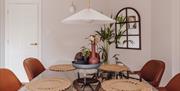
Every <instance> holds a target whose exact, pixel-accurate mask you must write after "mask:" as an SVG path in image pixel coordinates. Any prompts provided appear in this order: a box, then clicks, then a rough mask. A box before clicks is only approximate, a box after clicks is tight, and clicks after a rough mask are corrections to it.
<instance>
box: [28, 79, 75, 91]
mask: <svg viewBox="0 0 180 91" xmlns="http://www.w3.org/2000/svg"><path fill="white" fill-rule="evenodd" d="M70 86H71V82H70V81H69V80H67V79H64V78H44V79H40V80H35V81H32V82H30V83H28V84H27V85H26V88H27V89H28V91H64V90H66V89H68V88H69V87H70Z"/></svg>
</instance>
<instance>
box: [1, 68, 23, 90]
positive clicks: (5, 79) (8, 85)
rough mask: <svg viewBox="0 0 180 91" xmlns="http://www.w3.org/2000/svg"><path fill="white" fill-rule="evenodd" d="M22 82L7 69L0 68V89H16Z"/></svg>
mask: <svg viewBox="0 0 180 91" xmlns="http://www.w3.org/2000/svg"><path fill="white" fill-rule="evenodd" d="M21 86H22V83H21V82H20V81H19V80H18V78H17V77H16V76H15V74H14V73H13V72H12V71H10V70H9V69H4V68H0V91H18V89H20V88H21Z"/></svg>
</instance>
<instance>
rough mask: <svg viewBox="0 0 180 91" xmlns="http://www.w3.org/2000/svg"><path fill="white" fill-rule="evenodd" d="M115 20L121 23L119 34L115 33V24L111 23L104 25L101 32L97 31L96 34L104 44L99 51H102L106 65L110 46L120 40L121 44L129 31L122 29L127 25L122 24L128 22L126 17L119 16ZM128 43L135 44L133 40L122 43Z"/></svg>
mask: <svg viewBox="0 0 180 91" xmlns="http://www.w3.org/2000/svg"><path fill="white" fill-rule="evenodd" d="M115 20H116V22H117V23H120V24H119V29H118V30H117V33H115V28H114V23H111V24H109V25H104V26H103V27H101V29H100V30H99V31H96V34H98V35H99V36H100V40H101V41H102V42H103V46H101V47H100V48H99V49H100V54H101V58H102V60H103V62H104V63H108V56H109V47H110V45H111V44H112V43H115V42H116V40H118V41H117V43H121V41H119V40H120V39H121V38H122V35H124V34H125V32H126V31H127V30H123V28H122V27H123V26H124V25H125V23H121V22H125V21H126V18H125V17H124V16H119V17H117V18H115ZM126 42H131V43H133V41H132V40H124V41H122V43H123V44H124V43H126Z"/></svg>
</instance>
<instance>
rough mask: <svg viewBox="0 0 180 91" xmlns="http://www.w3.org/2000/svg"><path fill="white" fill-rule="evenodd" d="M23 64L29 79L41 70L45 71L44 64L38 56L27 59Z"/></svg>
mask: <svg viewBox="0 0 180 91" xmlns="http://www.w3.org/2000/svg"><path fill="white" fill-rule="evenodd" d="M23 65H24V68H25V71H26V73H27V76H28V78H29V81H31V80H32V79H33V78H35V77H36V76H38V75H39V74H40V73H41V72H43V71H45V68H44V66H43V65H42V64H41V62H40V61H39V60H38V59H36V58H27V59H25V60H24V63H23Z"/></svg>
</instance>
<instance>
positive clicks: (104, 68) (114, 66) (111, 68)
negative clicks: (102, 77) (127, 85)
mask: <svg viewBox="0 0 180 91" xmlns="http://www.w3.org/2000/svg"><path fill="white" fill-rule="evenodd" d="M99 69H100V70H102V71H110V72H122V71H128V67H127V66H123V65H117V64H103V65H101V66H100V68H99Z"/></svg>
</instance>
